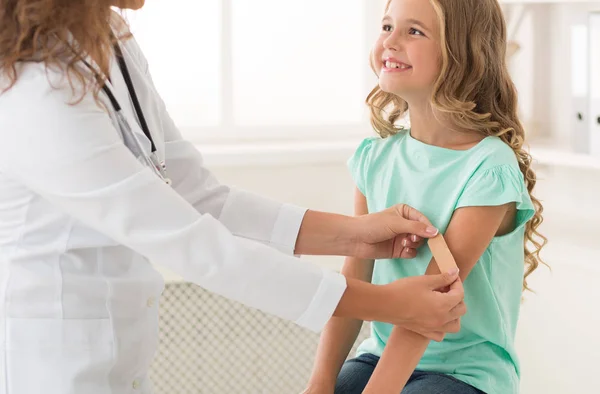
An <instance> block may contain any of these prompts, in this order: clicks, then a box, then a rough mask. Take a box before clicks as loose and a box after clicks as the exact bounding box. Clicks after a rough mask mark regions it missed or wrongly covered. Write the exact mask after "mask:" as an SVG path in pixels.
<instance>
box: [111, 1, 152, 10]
mask: <svg viewBox="0 0 600 394" xmlns="http://www.w3.org/2000/svg"><path fill="white" fill-rule="evenodd" d="M145 2H146V0H112V1H111V3H112V5H114V6H115V7H119V8H121V9H130V10H139V9H140V8H142V7H143V6H144V3H145Z"/></svg>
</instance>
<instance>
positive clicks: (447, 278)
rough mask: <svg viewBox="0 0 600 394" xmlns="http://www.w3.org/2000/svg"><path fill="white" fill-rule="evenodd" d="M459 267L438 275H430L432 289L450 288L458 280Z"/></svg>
mask: <svg viewBox="0 0 600 394" xmlns="http://www.w3.org/2000/svg"><path fill="white" fill-rule="evenodd" d="M458 273H459V270H458V268H457V269H455V270H453V271H451V272H443V273H441V274H438V275H430V276H429V279H430V282H429V286H430V288H431V289H432V290H440V289H445V288H448V287H449V286H450V285H452V284H453V283H454V282H456V281H457V280H458Z"/></svg>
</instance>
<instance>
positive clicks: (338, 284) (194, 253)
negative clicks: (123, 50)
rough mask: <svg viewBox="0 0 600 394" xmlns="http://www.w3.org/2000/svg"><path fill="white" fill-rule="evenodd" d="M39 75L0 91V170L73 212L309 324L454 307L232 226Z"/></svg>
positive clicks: (426, 321) (96, 110)
mask: <svg viewBox="0 0 600 394" xmlns="http://www.w3.org/2000/svg"><path fill="white" fill-rule="evenodd" d="M50 77H55V76H54V75H50ZM47 78H49V77H48V76H47V75H46V74H45V73H43V72H40V73H39V74H36V75H33V76H28V78H27V79H25V80H22V81H19V84H18V85H17V86H16V87H15V88H13V89H16V88H17V87H18V88H19V89H23V91H20V92H14V91H13V90H9V91H8V92H6V93H4V94H3V95H2V96H1V99H2V100H1V104H2V111H0V124H1V125H2V127H1V128H0V138H1V139H2V141H3V143H2V144H0V171H2V172H3V173H5V174H6V175H7V176H9V177H12V178H13V179H15V181H18V182H20V183H21V184H22V185H23V186H24V187H27V188H29V189H31V190H32V191H34V192H36V193H37V194H38V195H39V196H40V198H43V199H45V200H47V201H49V202H50V203H52V204H53V205H54V206H56V207H57V208H58V209H60V210H62V211H63V212H64V213H66V214H68V215H70V216H71V217H73V218H74V219H76V220H78V221H81V222H82V223H84V224H85V225H87V226H89V227H90V228H92V229H94V230H96V231H99V232H101V233H103V234H105V235H106V236H108V237H110V238H111V239H113V240H115V241H117V242H118V243H120V244H122V245H124V246H127V247H129V248H131V249H132V250H134V251H136V252H138V253H139V254H141V255H143V256H145V257H146V258H148V259H149V260H150V261H151V262H153V263H156V264H161V265H164V266H165V267H167V268H169V269H170V270H171V271H173V272H175V273H177V274H179V275H180V276H182V277H183V278H185V279H187V280H189V281H191V282H194V283H196V284H198V285H200V286H202V287H203V288H205V289H207V290H209V291H211V292H214V293H216V294H220V295H222V296H224V297H226V298H229V299H231V300H235V301H238V302H242V303H244V304H246V305H248V306H250V307H253V308H257V309H261V310H263V311H265V312H267V313H270V314H273V315H275V316H278V317H281V318H284V319H286V320H290V321H294V322H296V323H297V324H299V325H301V326H304V327H307V328H309V329H312V330H315V331H318V330H320V329H321V328H322V327H323V325H324V324H325V323H326V322H327V320H328V319H329V318H330V317H331V315H332V314H335V315H336V316H348V317H354V318H360V319H364V320H370V319H373V320H374V319H381V320H382V321H390V322H392V323H395V324H403V323H405V322H407V321H415V320H418V321H420V322H422V323H423V326H427V327H431V328H434V327H439V326H440V324H438V323H439V322H440V320H444V319H447V320H445V321H450V320H453V319H455V318H457V317H459V316H461V315H462V314H463V313H464V311H458V312H456V311H451V310H452V309H453V307H454V306H455V305H457V304H458V303H459V302H460V301H461V300H462V293H458V292H457V293H455V294H453V295H451V296H448V297H443V298H441V297H438V298H435V294H433V293H432V294H431V296H430V298H429V301H430V303H428V305H432V306H433V305H435V307H434V308H430V309H429V310H427V311H425V312H424V313H418V314H415V313H414V310H413V308H414V307H419V305H418V303H407V302H406V300H408V299H409V298H410V294H411V292H413V291H415V289H414V288H411V287H410V286H405V285H404V284H403V283H401V282H397V283H393V284H390V285H386V286H373V285H370V284H367V283H362V282H360V281H356V280H351V279H348V280H347V281H346V279H345V278H344V277H343V276H342V275H340V274H337V273H333V272H330V271H327V270H323V269H321V268H319V267H317V266H316V265H311V264H303V263H299V262H298V259H296V258H295V257H292V256H288V255H286V254H283V253H281V252H279V251H277V250H276V249H274V248H271V247H268V246H266V245H263V244H261V243H258V242H254V241H251V240H248V239H246V238H244V237H239V236H235V235H233V234H232V233H231V232H230V231H228V229H227V228H226V227H225V226H224V225H223V224H222V223H221V222H219V221H218V220H216V219H214V218H213V217H212V216H211V215H207V214H201V213H199V212H198V211H197V210H196V209H195V208H194V207H192V206H191V205H190V204H189V203H188V202H187V201H186V200H184V199H183V198H182V197H181V196H180V195H179V194H178V193H176V192H175V191H174V190H173V189H172V188H171V187H169V186H168V185H166V184H165V183H164V182H163V181H162V180H161V179H159V178H158V177H157V176H155V174H154V173H153V172H152V171H151V170H150V169H148V168H147V167H144V166H142V165H141V164H140V163H139V162H138V160H137V159H136V158H135V157H134V156H133V155H132V154H131V152H130V151H129V150H128V149H127V148H126V146H125V145H124V144H123V143H122V141H121V139H120V137H119V133H118V131H117V130H116V129H115V128H114V126H113V124H112V123H111V121H110V119H109V117H108V116H107V114H106V113H105V112H104V111H103V110H102V109H101V108H100V107H99V106H98V105H97V104H96V102H95V101H94V99H93V97H92V96H91V94H88V95H86V96H84V97H83V98H82V100H81V101H80V102H78V103H77V104H73V105H71V104H69V102H71V101H72V99H73V96H72V95H71V89H70V87H69V86H68V85H67V84H66V82H65V86H63V85H60V86H56V84H55V86H54V87H52V86H50V85H49V83H48V81H47ZM63 81H64V80H63ZM24 92H28V94H24ZM446 279H447V280H453V278H451V277H448V278H446ZM417 290H420V288H418V289H417ZM422 292H423V293H426V291H425V290H422ZM424 296H428V294H425V295H424ZM389 299H391V300H394V302H393V303H385V302H383V300H389ZM434 301H435V302H434ZM373 305H380V307H378V308H373Z"/></svg>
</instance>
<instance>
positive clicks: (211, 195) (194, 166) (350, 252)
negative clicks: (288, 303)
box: [146, 71, 437, 258]
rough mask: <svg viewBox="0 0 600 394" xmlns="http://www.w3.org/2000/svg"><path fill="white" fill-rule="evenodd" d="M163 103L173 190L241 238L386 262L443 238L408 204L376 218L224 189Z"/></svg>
mask: <svg viewBox="0 0 600 394" xmlns="http://www.w3.org/2000/svg"><path fill="white" fill-rule="evenodd" d="M146 73H147V76H148V78H150V79H151V76H150V74H149V72H148V71H146ZM159 101H160V102H159V112H160V118H161V121H162V128H163V130H164V132H165V156H166V165H167V171H168V174H169V177H170V178H171V180H172V182H173V188H174V189H175V190H176V191H177V192H178V193H179V194H180V195H181V196H182V197H183V198H184V199H185V200H186V201H187V202H189V203H190V204H191V205H192V206H193V207H194V208H195V209H196V210H197V211H198V212H200V213H202V214H205V213H208V214H210V215H211V216H213V217H214V218H216V219H217V220H219V221H220V222H221V223H222V224H223V225H224V226H225V227H227V229H228V230H229V231H230V232H231V233H232V234H234V235H236V236H239V237H243V238H247V239H251V240H254V241H258V242H261V243H264V244H267V245H269V246H271V247H274V248H276V249H278V250H280V251H281V252H284V253H287V254H289V255H292V254H297V255H337V256H355V257H362V258H383V257H401V256H402V257H406V255H405V254H404V255H403V249H404V248H402V246H401V245H402V242H403V241H404V239H405V238H408V236H409V235H410V234H415V235H417V236H420V237H423V238H429V237H431V236H433V235H435V234H436V233H437V230H436V229H434V228H432V227H429V226H428V223H426V221H425V220H421V221H420V218H419V216H422V215H420V214H419V213H418V212H416V211H414V210H412V209H411V208H410V207H407V206H403V205H399V206H396V207H392V208H390V209H388V210H386V211H384V212H380V213H377V214H375V215H362V216H360V217H350V216H346V215H340V214H334V213H327V212H318V211H314V210H307V209H305V208H301V207H298V206H295V205H292V204H285V203H280V202H277V201H274V200H271V199H269V198H266V197H263V196H260V195H257V194H254V193H251V192H247V191H244V190H240V189H236V188H232V187H229V186H227V185H224V184H221V183H220V182H219V181H218V180H217V179H216V177H215V176H214V174H213V173H212V172H211V171H210V170H209V169H208V168H207V167H206V166H205V163H204V159H203V156H202V154H201V153H200V152H199V151H198V149H197V148H196V147H195V146H194V144H192V143H191V142H190V141H187V140H185V139H184V138H183V137H182V135H181V133H180V131H179V129H178V128H177V126H176V125H175V123H174V121H173V119H172V118H171V117H170V115H169V113H168V111H167V108H166V105H165V103H164V102H163V101H162V100H160V99H159ZM406 219H413V220H412V221H408V220H406Z"/></svg>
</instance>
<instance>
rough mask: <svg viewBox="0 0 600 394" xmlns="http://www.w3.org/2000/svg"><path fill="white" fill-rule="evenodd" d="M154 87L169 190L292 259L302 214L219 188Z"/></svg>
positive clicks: (251, 195)
mask: <svg viewBox="0 0 600 394" xmlns="http://www.w3.org/2000/svg"><path fill="white" fill-rule="evenodd" d="M128 44H129V45H130V46H132V50H133V51H135V52H137V53H136V55H137V57H138V61H139V62H140V63H142V65H141V67H143V68H145V70H146V76H147V78H148V79H149V81H150V83H152V77H151V75H150V72H149V70H148V65H147V62H146V60H145V58H144V57H143V54H142V53H141V50H140V49H139V47H137V44H135V42H134V41H131V42H129V43H128ZM152 87H153V89H154V92H155V93H156V99H157V100H158V106H159V116H160V118H161V123H162V129H163V131H164V133H165V162H166V165H167V171H168V173H169V177H170V178H171V180H172V181H173V188H174V189H175V190H176V191H177V192H178V193H179V194H180V195H181V196H182V197H183V198H184V199H185V200H186V201H188V202H189V203H190V204H191V205H192V206H193V207H194V208H196V210H197V211H198V212H200V213H210V214H211V215H213V216H214V217H215V218H218V219H219V221H220V222H221V223H223V224H224V225H225V227H227V228H228V229H229V231H231V232H232V233H233V234H235V235H237V236H240V237H244V238H248V239H252V240H255V241H259V242H262V243H265V244H267V245H270V246H272V247H274V248H276V249H278V250H280V251H281V252H284V253H287V254H290V255H291V254H293V253H294V248H295V246H296V240H297V239H298V233H299V231H300V225H301V224H302V220H303V218H304V215H305V213H306V209H305V208H302V207H298V206H296V205H293V204H282V203H280V202H277V201H274V200H272V199H269V198H265V197H263V196H260V195H257V194H254V193H251V192H248V191H244V190H241V189H236V188H232V187H229V186H226V185H223V184H220V183H219V182H218V180H217V179H216V177H215V176H214V175H213V173H212V172H211V171H209V170H208V169H207V168H206V166H205V165H204V160H203V157H202V154H201V153H200V152H199V151H198V149H197V148H196V147H195V146H194V145H193V144H192V143H191V142H189V141H187V140H185V139H184V138H182V136H181V133H180V131H179V129H178V128H177V126H176V125H175V123H174V122H173V119H172V118H171V116H170V115H169V113H168V111H167V108H166V105H165V103H164V101H163V100H162V99H161V98H160V95H159V93H158V92H157V91H156V88H155V87H154V85H153V86H152Z"/></svg>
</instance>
